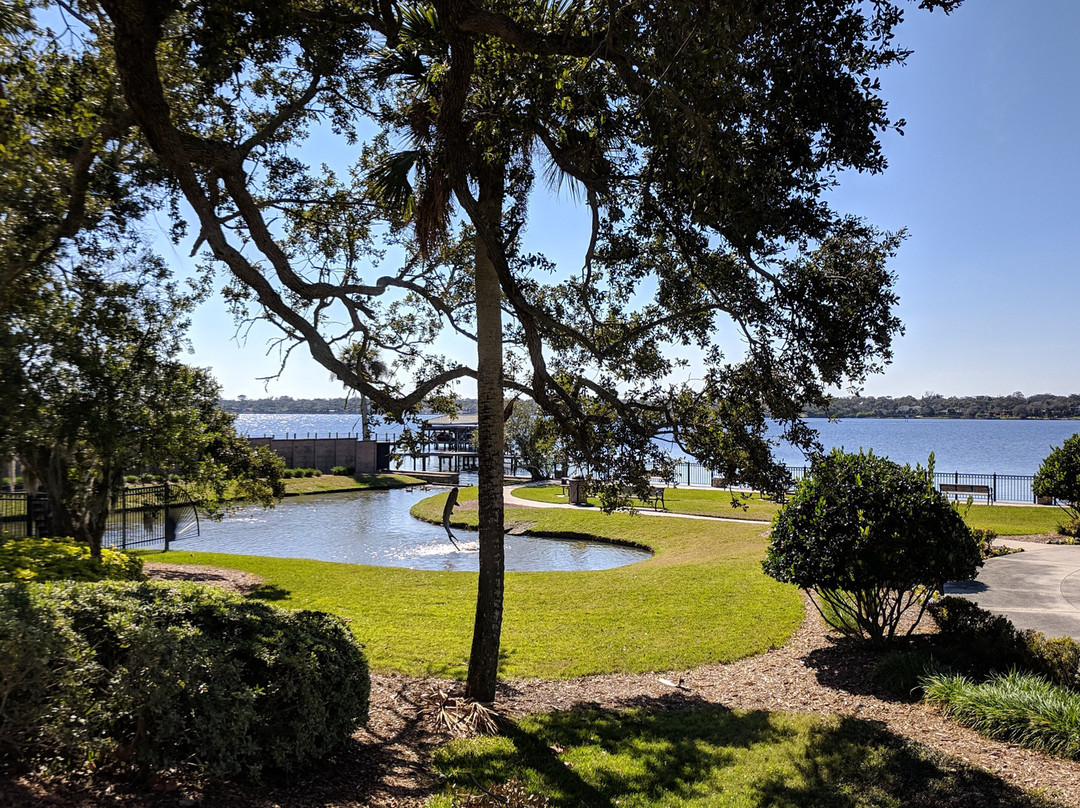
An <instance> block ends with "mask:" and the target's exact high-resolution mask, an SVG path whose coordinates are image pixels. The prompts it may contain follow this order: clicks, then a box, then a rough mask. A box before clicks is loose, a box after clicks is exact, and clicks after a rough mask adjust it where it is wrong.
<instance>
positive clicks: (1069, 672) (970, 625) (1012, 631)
mask: <svg viewBox="0 0 1080 808" xmlns="http://www.w3.org/2000/svg"><path fill="white" fill-rule="evenodd" d="M929 612H930V616H931V617H932V618H933V619H934V622H936V623H937V625H938V629H939V630H940V632H941V634H942V636H943V638H944V639H945V643H944V645H945V647H947V648H948V649H949V650H950V654H951V655H952V656H953V659H952V660H951V663H952V664H953V666H954V667H959V668H963V669H964V670H967V671H968V672H969V673H971V674H973V675H974V674H978V675H985V674H986V673H989V672H992V671H998V672H1004V671H1007V670H1011V669H1013V668H1018V669H1020V670H1024V671H1027V672H1029V673H1034V674H1038V675H1040V676H1043V677H1045V678H1047V679H1048V680H1050V681H1051V682H1053V683H1054V684H1057V685H1060V686H1062V687H1067V688H1071V689H1072V690H1074V691H1077V692H1080V643H1078V642H1077V641H1076V640H1074V639H1073V638H1072V637H1047V636H1046V635H1045V634H1043V633H1042V632H1041V631H1034V630H1032V629H1027V630H1025V631H1019V630H1018V629H1017V628H1016V627H1015V626H1014V625H1013V624H1012V622H1011V621H1010V620H1009V619H1008V618H1006V617H1003V616H1002V615H998V614H993V613H991V612H988V611H987V610H986V609H982V608H980V607H979V605H978V604H976V603H973V602H972V601H970V600H968V599H967V598H960V597H955V596H949V597H945V598H941V599H940V600H938V601H935V602H934V603H933V604H931V605H930V608H929Z"/></svg>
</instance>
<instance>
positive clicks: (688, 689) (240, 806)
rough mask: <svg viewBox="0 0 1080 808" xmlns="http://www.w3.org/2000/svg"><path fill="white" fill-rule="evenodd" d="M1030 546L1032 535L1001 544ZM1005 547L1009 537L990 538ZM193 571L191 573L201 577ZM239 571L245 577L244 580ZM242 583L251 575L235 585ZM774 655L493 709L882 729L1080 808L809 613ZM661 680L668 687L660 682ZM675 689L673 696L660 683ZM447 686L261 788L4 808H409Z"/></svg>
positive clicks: (30, 790) (391, 694) (513, 688)
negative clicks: (643, 711)
mask: <svg viewBox="0 0 1080 808" xmlns="http://www.w3.org/2000/svg"><path fill="white" fill-rule="evenodd" d="M1012 538H1014V539H1017V540H1023V541H1032V540H1038V539H1035V538H1033V537H1028V536H1024V537H1012ZM1000 541H1001V543H1005V544H1007V543H1008V539H1007V538H1006V539H1004V540H1000ZM147 567H148V572H149V574H151V576H152V577H165V578H168V579H172V580H175V579H176V578H177V577H178V575H179V574H180V572H186V573H188V575H187V576H185V577H187V578H189V579H197V580H206V581H209V582H215V583H218V584H219V585H227V586H231V587H233V588H237V589H240V590H241V591H243V588H244V587H257V586H258V585H259V583H261V582H259V581H258V580H257V579H256V580H244V579H242V578H241V577H240V576H236V575H233V573H234V572H235V571H231V570H211V569H209V568H207V569H206V570H203V571H199V572H196V571H195V570H193V568H191V567H181V569H180V570H179V571H178V570H176V569H172V568H170V567H167V566H165V565H147ZM200 575H202V576H204V577H202V578H200V577H199V576H200ZM244 575H247V574H246V573H245V574H244ZM248 578H249V579H252V578H254V576H248ZM807 615H808V616H807V618H806V620H804V622H803V624H802V626H801V627H800V629H799V630H798V632H797V633H796V634H795V636H794V637H792V639H791V641H790V642H788V643H787V644H786V645H784V647H782V648H778V649H774V650H772V651H769V652H768V653H765V654H762V655H760V656H757V657H753V658H750V659H745V660H741V661H739V662H735V663H732V664H728V665H707V666H705V667H701V668H696V669H693V670H688V671H669V672H666V673H659V674H619V675H606V676H586V677H582V678H579V679H572V680H565V681H554V680H518V681H513V682H507V683H503V684H502V685H501V686H500V690H499V695H498V701H497V704H498V706H499V708H500V710H501V711H503V712H504V713H505V714H506V715H508V716H510V717H516V716H521V715H525V714H528V713H534V712H547V711H552V710H570V709H575V708H581V707H589V708H610V709H619V708H626V707H645V708H649V709H686V708H692V707H696V706H701V705H704V704H720V705H724V706H727V707H730V708H732V709H740V710H755V709H761V710H786V711H793V712H811V713H819V714H824V715H843V716H854V717H858V718H861V719H866V720H870V721H876V722H880V723H882V724H884V725H885V726H887V727H888V728H889V729H890V730H892V731H893V732H895V733H898V734H900V735H903V736H905V737H907V738H910V739H912V740H914V741H917V742H919V743H922V744H925V745H926V746H928V747H930V748H932V749H934V750H936V751H938V752H941V753H944V754H947V755H952V756H954V757H956V758H959V759H960V760H962V761H965V762H967V763H969V764H972V765H974V766H976V767H978V768H981V769H985V770H988V771H990V772H992V773H994V774H996V775H998V776H1000V777H1002V778H1003V779H1005V780H1007V781H1008V782H1010V783H1012V784H1014V785H1017V786H1020V787H1022V788H1024V789H1028V790H1040V791H1042V792H1043V793H1044V794H1046V795H1048V796H1051V797H1053V798H1055V799H1057V800H1059V801H1060V802H1061V803H1062V804H1063V805H1068V806H1075V807H1076V808H1080V762H1078V761H1069V760H1060V759H1057V758H1050V757H1047V756H1045V755H1042V754H1039V753H1038V752H1032V751H1030V750H1026V749H1022V748H1020V747H1017V746H1014V745H1012V744H1007V743H1002V742H999V741H993V740H989V739H987V738H985V737H983V736H981V735H978V734H977V733H975V732H973V731H970V730H967V729H964V728H963V727H960V726H958V725H957V724H955V723H953V722H951V721H948V720H946V719H945V718H943V717H942V716H941V715H940V713H938V712H937V711H936V710H934V709H932V708H930V707H928V706H926V705H924V704H921V703H911V702H908V701H903V700H896V699H891V698H889V697H887V696H882V695H881V694H879V693H878V692H876V691H875V689H874V688H873V687H872V686H870V684H869V676H868V671H869V668H870V665H871V659H872V657H871V655H869V654H868V653H866V652H865V651H862V650H861V649H859V648H858V647H857V646H853V645H851V644H849V643H847V642H845V641H843V640H841V639H840V638H837V637H836V636H834V635H832V634H831V633H830V632H829V630H828V627H827V626H825V624H824V623H823V622H822V620H821V619H820V617H819V616H818V615H817V613H816V612H815V611H814V610H813V608H812V607H808V612H807ZM661 679H666V680H668V682H670V683H671V684H666V683H665V682H662V681H661ZM673 685H681V687H677V686H673ZM455 686H456V683H453V682H448V681H443V680H438V679H417V678H409V677H402V676H373V677H372V694H371V718H370V721H369V723H368V726H367V727H366V728H365V729H364V730H362V731H360V732H358V733H357V734H356V736H355V737H354V741H355V742H354V743H352V744H350V745H349V746H348V747H347V748H346V749H345V750H344V751H343V752H342V753H341V754H339V755H338V756H337V757H335V758H334V759H332V760H329V761H327V762H326V764H325V765H324V766H322V767H321V768H320V769H318V770H316V771H313V772H308V773H305V774H304V775H303V776H301V777H295V778H292V779H289V780H280V781H276V782H270V783H267V784H262V785H252V784H245V783H236V782H214V781H193V780H190V779H185V778H183V777H179V776H171V775H166V776H159V777H157V778H156V779H151V780H150V781H145V780H143V781H139V782H124V781H107V782H103V781H102V779H101V778H96V779H94V780H89V779H80V778H79V777H76V776H70V777H53V778H45V777H20V778H7V779H3V780H0V808H6V806H23V805H34V806H64V808H91V806H125V808H127V807H128V806H132V807H133V806H148V807H149V808H158V806H161V807H162V808H164V806H196V805H198V806H215V807H216V806H221V808H225V807H226V806H228V808H271V806H276V807H278V808H309V807H313V806H327V807H329V806H340V808H346V807H348V808H354V807H355V808H360V807H361V806H364V807H365V808H415V807H416V806H420V805H423V803H424V801H425V800H426V799H427V798H428V797H429V796H430V795H431V794H432V793H433V792H434V790H435V789H437V787H438V785H439V777H438V775H437V774H436V773H435V772H433V771H432V770H431V768H430V767H429V765H428V763H427V761H428V760H429V758H430V753H431V751H432V750H433V749H434V748H435V747H437V746H438V745H440V744H442V743H445V742H446V740H448V737H449V736H448V734H447V733H446V731H445V730H443V729H441V728H440V727H437V726H436V724H435V721H434V718H433V714H434V710H433V708H432V705H431V701H430V694H432V693H434V692H436V691H439V690H449V689H452V688H453V687H455Z"/></svg>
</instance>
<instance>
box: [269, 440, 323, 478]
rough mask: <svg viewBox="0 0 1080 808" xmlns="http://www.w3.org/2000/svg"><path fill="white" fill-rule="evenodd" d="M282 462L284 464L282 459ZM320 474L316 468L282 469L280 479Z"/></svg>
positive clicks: (318, 475)
mask: <svg viewBox="0 0 1080 808" xmlns="http://www.w3.org/2000/svg"><path fill="white" fill-rule="evenodd" d="M260 448H263V447H260ZM282 462H283V464H284V461H282ZM335 468H343V467H342V466H335ZM330 473H331V474H336V473H337V472H335V471H331V472H330ZM321 476H322V472H321V471H319V470H318V469H313V468H295V469H283V470H282V472H281V477H282V479H285V480H292V479H296V478H300V477H321Z"/></svg>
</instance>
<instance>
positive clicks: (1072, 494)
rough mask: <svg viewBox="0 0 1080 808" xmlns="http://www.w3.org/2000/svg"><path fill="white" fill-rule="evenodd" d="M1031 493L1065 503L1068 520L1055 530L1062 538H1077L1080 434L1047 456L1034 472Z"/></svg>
mask: <svg viewBox="0 0 1080 808" xmlns="http://www.w3.org/2000/svg"><path fill="white" fill-rule="evenodd" d="M1031 490H1032V492H1033V493H1034V494H1035V496H1037V497H1053V498H1054V499H1057V500H1061V501H1063V502H1066V503H1068V507H1067V508H1066V509H1065V510H1066V511H1067V513H1068V515H1069V518H1068V521H1066V522H1064V523H1063V524H1062V525H1060V526H1059V527H1058V530H1059V531H1060V532H1061V533H1062V534H1063V535H1065V536H1080V433H1078V434H1076V435H1073V436H1072V437H1071V438H1069V439H1068V440H1067V441H1065V442H1064V443H1063V444H1062V445H1061V446H1059V447H1057V448H1056V449H1053V450H1052V451H1051V452H1050V454H1049V455H1047V457H1046V459H1045V460H1043V462H1042V465H1041V466H1039V470H1038V471H1037V472H1035V479H1034V480H1033V481H1032V483H1031Z"/></svg>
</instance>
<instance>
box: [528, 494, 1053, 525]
mask: <svg viewBox="0 0 1080 808" xmlns="http://www.w3.org/2000/svg"><path fill="white" fill-rule="evenodd" d="M514 496H517V497H521V498H522V499H529V500H533V501H535V502H552V503H565V502H566V496H565V495H564V494H563V493H562V486H559V485H543V486H526V487H522V488H515V489H514ZM664 500H665V502H666V504H667V509H668V510H669V511H671V512H672V513H685V514H692V515H696V516H722V517H727V518H730V519H753V520H759V521H765V522H768V521H771V520H772V517H773V515H774V514H775V513H776V512H777V511H778V510H779V508H780V506H779V505H777V504H776V503H775V502H772V501H771V500H767V499H762V498H761V496H760V495H754V497H753V498H751V499H749V500H743V499H742V498H741V497H740V498H739V499H738V500H737V501H738V503H739V506H740V507H732V504H731V494H730V493H728V492H727V491H723V490H716V489H708V488H668V489H666V490H665V492H664ZM589 503H590V504H591V505H594V506H598V505H599V502H598V501H597V500H596V499H590V500H589ZM743 504H745V505H746V506H747V507H746V509H745V510H744V509H743V508H742V507H741V506H742V505H743ZM642 507H643V508H644V509H645V510H652V508H651V507H650V506H648V505H645V506H642ZM959 508H960V513H962V514H963V515H964V520H965V521H966V522H967V523H968V525H970V526H971V527H973V528H989V529H991V530H994V531H996V532H997V533H998V534H999V535H1001V536H1022V535H1027V534H1033V533H1048V532H1051V531H1056V530H1057V527H1058V525H1059V524H1061V522H1062V521H1064V520H1065V517H1066V514H1065V511H1063V510H1062V509H1061V508H1048V507H1045V506H1035V505H1028V506H1024V505H975V504H973V505H971V506H970V508H969V507H968V506H966V505H964V504H963V503H960V505H959Z"/></svg>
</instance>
